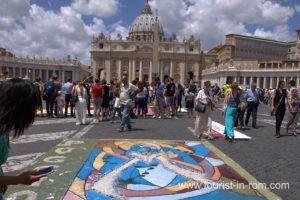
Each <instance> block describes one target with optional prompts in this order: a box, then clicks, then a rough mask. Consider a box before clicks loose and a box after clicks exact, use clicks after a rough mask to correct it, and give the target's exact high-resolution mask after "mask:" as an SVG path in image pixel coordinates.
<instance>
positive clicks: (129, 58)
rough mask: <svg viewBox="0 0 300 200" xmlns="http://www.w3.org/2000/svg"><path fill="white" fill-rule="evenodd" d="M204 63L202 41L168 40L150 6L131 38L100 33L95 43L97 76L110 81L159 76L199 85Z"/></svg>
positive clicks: (93, 55) (148, 79)
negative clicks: (191, 79)
mask: <svg viewBox="0 0 300 200" xmlns="http://www.w3.org/2000/svg"><path fill="white" fill-rule="evenodd" d="M203 62H204V54H203V52H202V51H201V43H200V40H198V39H196V38H194V37H193V36H190V37H189V38H188V39H184V40H183V41H178V40H177V38H176V36H175V35H172V36H171V37H169V38H166V37H165V35H164V30H163V26H162V24H161V23H160V21H159V19H158V17H155V16H154V15H153V14H152V11H151V7H150V5H149V4H148V3H146V4H145V7H144V9H143V11H142V13H141V15H140V16H138V17H137V18H136V19H135V20H134V22H133V23H132V25H131V27H130V29H129V35H128V37H126V38H122V36H121V35H118V36H117V38H114V39H112V38H111V37H110V36H106V35H104V34H103V33H100V34H99V36H97V37H93V39H92V44H91V67H92V73H93V76H94V78H97V77H98V78H101V79H103V78H105V79H106V80H107V81H111V80H120V78H121V77H122V75H127V76H128V77H129V80H130V81H131V80H134V79H139V80H141V81H146V82H149V83H151V82H152V81H153V79H154V78H155V77H157V76H159V77H164V76H165V75H168V76H170V77H173V78H174V79H175V82H178V83H181V84H184V83H185V82H186V80H187V79H188V78H191V77H192V78H193V80H194V81H196V82H199V81H200V79H201V68H202V66H203Z"/></svg>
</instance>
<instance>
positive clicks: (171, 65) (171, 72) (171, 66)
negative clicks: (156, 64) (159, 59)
mask: <svg viewBox="0 0 300 200" xmlns="http://www.w3.org/2000/svg"><path fill="white" fill-rule="evenodd" d="M173 76H174V67H173V61H172V60H171V62H170V77H172V78H173Z"/></svg>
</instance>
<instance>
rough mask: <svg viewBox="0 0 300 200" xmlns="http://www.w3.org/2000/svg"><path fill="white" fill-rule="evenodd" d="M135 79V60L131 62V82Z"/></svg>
mask: <svg viewBox="0 0 300 200" xmlns="http://www.w3.org/2000/svg"><path fill="white" fill-rule="evenodd" d="M135 78H136V63H135V59H133V60H132V77H131V79H132V80H135Z"/></svg>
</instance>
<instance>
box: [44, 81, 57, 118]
mask: <svg viewBox="0 0 300 200" xmlns="http://www.w3.org/2000/svg"><path fill="white" fill-rule="evenodd" d="M43 99H44V100H45V101H46V110H47V117H53V110H54V104H55V101H56V89H55V85H54V82H53V79H52V78H50V79H49V81H48V82H47V83H46V84H45V87H44V96H43Z"/></svg>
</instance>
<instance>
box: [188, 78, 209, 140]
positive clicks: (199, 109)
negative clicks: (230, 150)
mask: <svg viewBox="0 0 300 200" xmlns="http://www.w3.org/2000/svg"><path fill="white" fill-rule="evenodd" d="M210 88H211V83H210V81H206V82H204V87H203V89H202V90H200V91H199V93H198V95H197V97H196V107H195V111H196V113H197V118H196V124H195V129H194V133H193V135H194V137H196V138H199V139H201V137H202V135H203V134H204V135H206V136H207V137H208V139H211V140H212V139H214V136H213V135H212V134H211V127H212V120H211V112H212V111H213V103H212V100H211V95H210Z"/></svg>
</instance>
